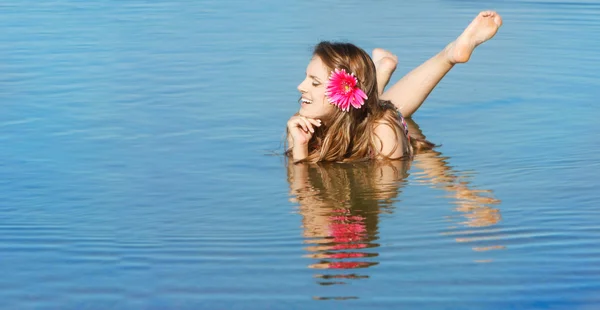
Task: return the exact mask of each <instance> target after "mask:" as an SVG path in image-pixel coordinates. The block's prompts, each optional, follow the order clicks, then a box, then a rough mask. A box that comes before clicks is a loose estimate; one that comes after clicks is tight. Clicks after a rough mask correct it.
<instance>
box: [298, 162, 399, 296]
mask: <svg viewBox="0 0 600 310" xmlns="http://www.w3.org/2000/svg"><path fill="white" fill-rule="evenodd" d="M407 168H408V167H407V163H406V162H401V161H395V162H388V163H373V162H362V163H355V164H335V163H320V164H306V163H302V164H295V165H294V164H289V165H288V179H289V182H290V186H291V191H292V196H293V197H294V198H293V200H294V201H295V202H298V203H299V213H300V214H301V215H302V227H303V232H304V237H305V239H306V241H305V242H306V243H307V244H309V245H308V246H307V247H306V250H307V251H308V252H309V253H310V254H308V255H306V256H307V257H309V258H312V259H314V260H315V261H314V262H313V263H312V264H310V265H309V267H310V268H314V269H329V270H330V273H328V274H318V275H316V277H317V278H319V283H320V284H321V285H334V284H345V282H344V281H347V280H350V279H353V280H358V279H365V278H368V275H366V274H364V273H363V272H360V271H358V270H360V269H362V268H368V267H370V266H373V265H376V264H377V261H376V257H377V256H378V254H377V252H376V251H375V249H376V248H377V247H378V246H379V245H378V244H377V243H376V240H377V239H378V237H377V234H378V221H379V214H380V213H381V212H387V213H389V212H390V209H391V206H392V202H393V199H394V198H395V197H396V196H397V195H398V192H399V190H398V187H399V186H398V185H399V181H400V180H402V179H404V178H405V177H406V176H407V174H406V171H407ZM357 269H358V270H357Z"/></svg>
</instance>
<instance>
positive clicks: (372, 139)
mask: <svg viewBox="0 0 600 310" xmlns="http://www.w3.org/2000/svg"><path fill="white" fill-rule="evenodd" d="M313 55H314V56H318V57H319V58H321V60H322V61H323V63H324V64H325V66H327V69H328V73H331V71H333V70H334V69H345V70H346V71H347V72H352V73H354V75H355V76H356V78H357V79H358V87H359V88H360V89H362V90H363V91H364V92H365V93H366V94H367V97H368V99H367V100H366V101H365V104H364V105H363V106H362V107H361V108H360V109H355V108H350V111H348V112H344V111H342V110H340V109H335V110H334V112H333V113H332V114H331V115H328V116H327V117H325V118H323V120H324V123H323V126H321V127H317V128H315V132H314V134H313V137H312V138H311V140H310V141H309V143H308V157H307V158H306V159H304V161H308V162H320V161H333V162H350V161H357V160H368V159H373V158H375V157H383V158H386V159H395V158H390V155H391V154H393V153H394V152H395V151H396V148H394V149H393V150H392V151H391V152H390V153H389V154H382V153H381V150H379V149H377V147H376V146H377V145H378V144H379V145H381V143H377V142H378V141H377V139H380V138H379V137H378V136H377V135H376V134H375V132H374V130H375V125H376V124H377V123H379V124H386V125H389V126H391V127H392V128H393V129H394V132H395V135H396V138H397V139H400V140H401V141H402V143H401V144H400V145H402V146H404V150H403V152H402V154H403V156H402V157H403V158H406V157H409V156H411V155H412V153H413V149H414V148H417V149H419V148H422V147H423V146H426V147H427V144H423V143H419V141H411V142H413V143H412V144H413V145H411V143H409V141H408V138H407V136H406V135H405V133H404V128H403V126H402V124H401V121H400V119H399V117H398V110H397V109H396V108H395V107H394V105H393V104H392V103H391V102H390V101H380V100H379V95H378V93H377V76H376V71H375V64H374V63H373V60H372V59H371V57H370V56H369V55H368V54H367V53H366V52H365V51H364V50H363V49H361V48H359V47H357V46H356V45H353V44H350V43H332V42H327V41H325V42H321V43H319V44H317V45H316V46H315V49H314V52H313ZM411 140H413V139H411ZM415 142H416V143H415ZM431 146H433V145H432V144H431V143H429V146H428V147H429V148H431ZM290 153H291V152H290V151H289V150H288V155H289V154H290Z"/></svg>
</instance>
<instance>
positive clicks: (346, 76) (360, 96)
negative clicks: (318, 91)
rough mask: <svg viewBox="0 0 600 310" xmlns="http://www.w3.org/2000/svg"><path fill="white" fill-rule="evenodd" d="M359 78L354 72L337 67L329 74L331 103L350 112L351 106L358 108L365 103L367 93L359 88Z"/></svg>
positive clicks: (328, 89) (329, 97) (327, 94)
mask: <svg viewBox="0 0 600 310" xmlns="http://www.w3.org/2000/svg"><path fill="white" fill-rule="evenodd" d="M357 84H358V79H357V78H356V76H354V73H347V72H346V70H344V69H335V70H334V71H333V72H331V75H330V76H329V83H328V84H327V91H326V92H325V95H326V96H327V98H328V100H329V103H331V104H333V105H336V106H337V107H338V108H340V109H341V110H342V111H346V112H348V111H349V110H350V106H353V107H354V108H356V109H360V107H361V106H362V105H363V104H365V99H367V94H365V92H364V91H362V89H360V88H358V85H357Z"/></svg>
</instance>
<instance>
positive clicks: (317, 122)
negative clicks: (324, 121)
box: [307, 118, 321, 127]
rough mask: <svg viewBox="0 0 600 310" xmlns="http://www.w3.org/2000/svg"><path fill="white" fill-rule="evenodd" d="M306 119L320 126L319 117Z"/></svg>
mask: <svg viewBox="0 0 600 310" xmlns="http://www.w3.org/2000/svg"><path fill="white" fill-rule="evenodd" d="M307 120H308V121H309V122H311V123H312V124H313V125H315V126H317V127H320V126H321V120H320V119H314V118H307Z"/></svg>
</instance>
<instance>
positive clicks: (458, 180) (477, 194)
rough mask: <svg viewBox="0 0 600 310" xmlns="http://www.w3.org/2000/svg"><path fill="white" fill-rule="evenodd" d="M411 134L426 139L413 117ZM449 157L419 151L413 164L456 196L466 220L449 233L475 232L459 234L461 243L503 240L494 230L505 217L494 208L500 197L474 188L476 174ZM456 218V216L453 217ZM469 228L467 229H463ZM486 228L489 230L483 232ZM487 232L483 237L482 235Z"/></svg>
mask: <svg viewBox="0 0 600 310" xmlns="http://www.w3.org/2000/svg"><path fill="white" fill-rule="evenodd" d="M407 122H408V125H409V130H410V134H411V135H412V136H414V137H421V138H425V136H424V135H423V133H422V131H421V130H420V129H419V126H418V125H417V124H416V123H415V122H414V121H413V120H412V119H408V120H407ZM448 160H449V158H448V157H444V156H443V155H442V153H440V152H439V151H437V150H431V151H428V152H424V153H421V154H417V155H416V156H415V158H414V160H413V163H412V165H413V167H414V168H416V169H415V170H416V171H417V172H414V174H415V175H416V176H417V179H418V180H420V181H421V182H423V183H426V184H428V185H430V186H433V187H435V188H439V189H443V190H445V191H446V192H448V196H449V197H450V198H453V200H454V201H453V204H455V205H456V207H455V208H454V209H455V210H456V211H458V212H460V217H462V219H459V220H457V222H458V223H457V224H459V225H455V226H453V227H451V229H452V230H453V231H452V232H448V233H447V234H448V235H474V234H479V235H476V236H469V237H458V238H456V241H457V242H481V241H487V242H489V241H495V240H497V239H499V236H498V232H496V231H494V230H493V229H490V228H491V227H492V226H494V225H496V224H497V223H498V222H500V220H501V216H500V212H499V210H498V209H497V208H494V207H492V206H493V205H497V204H499V203H500V200H498V199H496V198H494V197H493V196H492V191H491V190H481V189H473V188H472V187H471V185H470V180H469V179H470V176H471V175H472V174H473V173H472V172H471V173H467V172H461V171H456V170H453V169H452V168H451V166H450V164H449V163H448ZM453 220H454V219H453ZM464 228H467V230H463V229H464ZM482 228H486V229H487V230H485V231H482V230H481V229H482ZM482 233H484V235H483V236H481V234H482ZM504 248H505V247H504V246H501V245H496V244H494V245H488V246H473V250H474V251H478V252H482V251H489V250H498V249H504ZM477 262H490V260H487V259H486V260H478V261H477Z"/></svg>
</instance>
